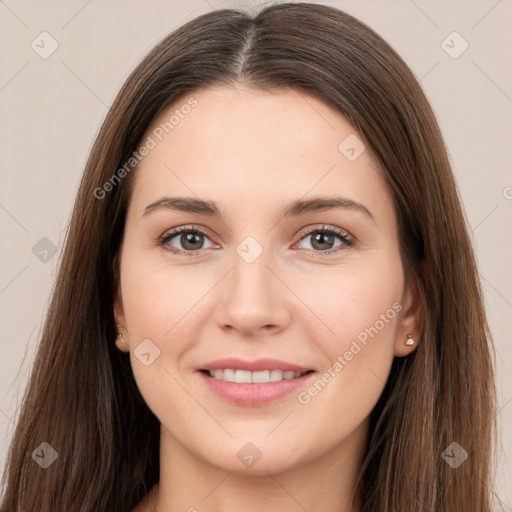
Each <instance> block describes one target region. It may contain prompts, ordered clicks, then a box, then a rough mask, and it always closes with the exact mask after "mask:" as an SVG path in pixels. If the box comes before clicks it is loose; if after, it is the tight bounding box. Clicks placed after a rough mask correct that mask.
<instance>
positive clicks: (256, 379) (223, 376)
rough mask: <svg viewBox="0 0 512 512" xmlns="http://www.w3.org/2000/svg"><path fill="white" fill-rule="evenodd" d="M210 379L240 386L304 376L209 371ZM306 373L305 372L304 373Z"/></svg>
mask: <svg viewBox="0 0 512 512" xmlns="http://www.w3.org/2000/svg"><path fill="white" fill-rule="evenodd" d="M208 373H209V374H210V377H213V378H214V379H219V380H225V381H227V382H237V383H239V384H263V383H266V382H278V381H280V380H291V379H296V378H298V377H300V376H301V375H303V374H302V373H301V372H293V371H283V370H262V371H259V372H250V371H247V370H233V369H231V368H228V369H226V370H208ZM304 373H305V372H304Z"/></svg>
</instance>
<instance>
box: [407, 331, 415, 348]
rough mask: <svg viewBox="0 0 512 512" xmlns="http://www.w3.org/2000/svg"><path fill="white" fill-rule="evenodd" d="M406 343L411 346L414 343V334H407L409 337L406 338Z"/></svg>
mask: <svg viewBox="0 0 512 512" xmlns="http://www.w3.org/2000/svg"><path fill="white" fill-rule="evenodd" d="M405 344H406V345H407V346H408V347H410V346H412V345H414V339H413V337H412V334H408V335H407V339H406V340H405Z"/></svg>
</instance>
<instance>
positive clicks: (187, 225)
mask: <svg viewBox="0 0 512 512" xmlns="http://www.w3.org/2000/svg"><path fill="white" fill-rule="evenodd" d="M171 116H174V117H171ZM165 123H167V124H165ZM167 132H168V133H167ZM148 137H149V138H148ZM143 144H144V145H145V146H146V149H147V150H146V151H140V153H141V154H142V153H145V154H146V153H147V154H146V156H144V158H143V160H142V161H141V163H140V164H139V166H138V168H137V170H136V171H133V172H136V175H135V176H134V178H136V179H135V182H134V188H133V195H132V197H131V202H130V206H129V211H128V215H127V219H126V227H125V234H124V240H123V245H122V250H121V262H120V266H121V282H120V287H119V290H118V293H117V294H116V300H115V304H116V313H117V318H118V321H119V324H120V325H121V332H122V333H123V336H124V339H125V341H126V342H127V347H129V351H130V358H131V364H132V368H133V372H134V375H135V379H136V381H137V384H138V387H139V389H140V391H141V393H142V395H143V397H144V399H145V401H146V402H147V404H148V406H149V408H150V409H151V410H152V411H153V413H154V414H155V415H156V416H157V417H158V419H159V420H160V422H161V423H162V426H163V427H164V428H163V429H162V436H163V437H162V440H165V442H166V443H167V444H168V446H173V447H181V448H183V449H184V450H185V451H186V452H187V453H188V454H190V455H192V456H194V457H195V458H196V459H198V460H200V461H201V462H202V463H206V464H209V465H212V466H216V467H218V468H222V469H224V470H229V471H238V472H254V473H260V472H261V473H263V472H265V471H269V472H271V473H272V472H277V471H282V470H285V469H287V468H288V469H289V468H294V467H298V466H300V465H301V464H305V463H306V462H311V461H313V460H315V459H318V458H319V457H323V456H325V455H326V454H328V453H330V454H332V453H333V451H336V450H342V449H344V447H347V446H348V445H349V444H350V443H352V444H353V443H354V441H355V440H359V441H360V443H359V446H361V443H363V439H364V436H365V432H366V429H367V425H368V423H367V420H368V416H369V414H370V412H371V410H372V408H373V407H374V405H375V404H376V402H377V400H378V398H379V396H380V394H381V392H382V390H383V388H384V385H385V382H386V379H387V376H388V373H389V370H390V366H391V363H392V360H393V357H394V356H404V355H407V354H408V353H410V352H411V351H412V350H413V349H414V347H409V346H406V345H405V344H404V342H405V340H406V337H407V335H408V334H413V335H417V334H418V331H417V324H416V320H417V311H418V300H417V294H416V293H415V292H414V289H413V286H412V285H411V286H409V285H408V284H407V283H405V282H404V273H403V267H402V262H401V259H400V253H399V244H398V232H397V220H396V216H395V212H394V208H393V204H392V198H391V195H390V193H389V191H388V190H387V187H386V185H385V183H384V181H383V179H382V177H381V175H380V173H381V171H380V169H379V163H378V162H377V160H376V159H375V158H374V157H373V156H372V154H371V152H370V149H369V148H368V147H367V148H366V149H365V148H364V146H363V145H362V144H363V142H362V137H361V135H359V134H358V133H357V132H356V131H355V129H354V128H353V127H352V126H351V125H350V124H349V122H348V121H347V120H346V119H345V118H344V117H343V116H342V115H340V114H339V113H337V112H336V111H335V110H333V109H332V108H330V107H329V106H328V105H327V104H325V103H323V102H322V101H321V100H319V99H316V98H315V97H312V96H309V95H306V94H304V93H298V92H293V91H291V90H286V91H284V90H282V91H279V92H275V93H269V92H263V91H260V90H254V89H248V88H244V87H242V86H240V87H238V88H229V87H218V88H209V89H204V90H201V91H199V92H197V93H194V94H192V95H191V96H189V97H186V98H184V99H183V100H181V101H179V102H177V103H175V104H173V105H172V106H170V107H168V108H166V109H165V110H164V111H163V112H162V113H161V114H160V115H159V117H158V119H156V120H155V122H154V123H153V125H152V126H151V127H150V129H149V130H148V131H147V133H146V135H145V137H144V139H143ZM178 198H179V199H178ZM177 229H180V230H182V231H181V232H176V230H177ZM416 337H417V336H416ZM227 358H233V359H236V361H227V362H224V363H223V362H222V361H220V360H223V359H227ZM264 359H265V360H267V361H261V360H264ZM268 360H271V361H268ZM216 361H217V362H216ZM219 361H220V362H219ZM222 368H225V369H228V371H224V372H223V371H220V370H221V369H222ZM210 369H211V370H212V371H213V373H214V375H215V377H211V376H210V375H209V374H207V372H205V371H203V370H210ZM229 369H231V370H235V371H234V372H233V371H229ZM251 369H252V370H253V372H250V371H249V370H251ZM280 369H281V370H285V371H286V372H287V373H284V374H282V373H281V372H279V370H280ZM214 370H217V372H215V371H214ZM236 370H238V371H236ZM271 370H273V371H271ZM305 371H309V373H307V374H305V375H302V373H303V372H305ZM290 372H294V373H290ZM297 372H301V373H300V375H302V376H300V377H298V374H297ZM216 377H218V378H216ZM283 377H284V380H281V379H283ZM290 377H293V379H290ZM233 379H235V380H236V381H237V382H232V381H233ZM268 380H272V381H273V382H268ZM230 381H231V382H230ZM239 381H242V382H239ZM249 381H250V382H251V383H249ZM253 381H256V382H253Z"/></svg>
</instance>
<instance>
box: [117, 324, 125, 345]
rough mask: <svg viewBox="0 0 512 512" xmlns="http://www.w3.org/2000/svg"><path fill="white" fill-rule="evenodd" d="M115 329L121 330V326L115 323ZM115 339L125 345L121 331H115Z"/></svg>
mask: <svg viewBox="0 0 512 512" xmlns="http://www.w3.org/2000/svg"><path fill="white" fill-rule="evenodd" d="M117 330H118V331H121V326H120V325H119V324H117ZM116 341H120V342H121V343H124V344H125V345H126V341H124V340H123V335H122V334H121V332H118V333H117V338H116Z"/></svg>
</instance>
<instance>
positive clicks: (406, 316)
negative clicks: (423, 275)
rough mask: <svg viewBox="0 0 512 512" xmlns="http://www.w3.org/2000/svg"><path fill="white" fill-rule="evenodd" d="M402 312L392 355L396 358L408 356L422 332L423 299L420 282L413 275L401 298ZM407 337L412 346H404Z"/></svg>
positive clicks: (416, 344) (408, 280)
mask: <svg viewBox="0 0 512 512" xmlns="http://www.w3.org/2000/svg"><path fill="white" fill-rule="evenodd" d="M401 304H402V311H401V312H400V319H399V321H398V326H397V332H396V335H397V338H396V340H395V346H394V354H395V356H396V357H403V356H408V355H409V354H410V353H412V352H413V351H414V350H415V349H416V347H417V346H418V343H419V342H420V338H421V334H422V332H423V307H424V298H423V292H422V289H421V285H420V281H419V279H418V277H417V276H416V275H415V274H411V275H410V277H409V278H408V279H407V282H406V285H405V288H404V294H403V296H402V302H401ZM409 335H411V336H412V339H413V340H414V344H413V345H406V344H405V342H406V340H407V338H408V337H409Z"/></svg>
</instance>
